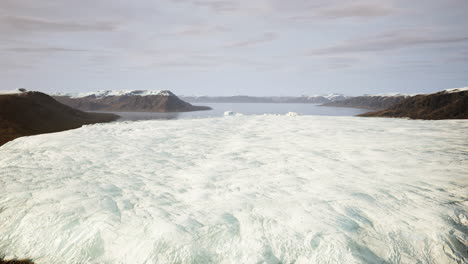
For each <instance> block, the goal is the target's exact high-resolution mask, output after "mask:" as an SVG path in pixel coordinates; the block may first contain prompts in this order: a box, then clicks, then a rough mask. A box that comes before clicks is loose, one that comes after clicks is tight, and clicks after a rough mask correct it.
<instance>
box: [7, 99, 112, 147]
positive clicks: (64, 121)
mask: <svg viewBox="0 0 468 264" xmlns="http://www.w3.org/2000/svg"><path fill="white" fill-rule="evenodd" d="M118 118H119V116H117V115H114V114H103V113H102V114H101V113H85V112H82V111H80V110H77V109H73V108H71V107H69V106H66V105H64V104H61V103H59V102H57V101H56V100H54V99H53V98H52V97H50V96H48V95H46V94H43V93H40V92H24V93H17V94H0V145H3V144H5V143H6V142H8V141H10V140H13V139H15V138H18V137H21V136H30V135H37V134H43V133H52V132H59V131H64V130H68V129H74V128H78V127H81V126H83V125H87V124H94V123H103V122H110V121H114V120H116V119H118Z"/></svg>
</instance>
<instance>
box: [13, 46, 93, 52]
mask: <svg viewBox="0 0 468 264" xmlns="http://www.w3.org/2000/svg"><path fill="white" fill-rule="evenodd" d="M4 50H6V51H11V52H19V53H54V52H89V50H84V49H69V48H60V47H36V48H7V49H4Z"/></svg>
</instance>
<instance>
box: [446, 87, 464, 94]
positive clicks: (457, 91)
mask: <svg viewBox="0 0 468 264" xmlns="http://www.w3.org/2000/svg"><path fill="white" fill-rule="evenodd" d="M465 91H468V87H463V88H452V89H446V90H444V92H446V93H459V92H465Z"/></svg>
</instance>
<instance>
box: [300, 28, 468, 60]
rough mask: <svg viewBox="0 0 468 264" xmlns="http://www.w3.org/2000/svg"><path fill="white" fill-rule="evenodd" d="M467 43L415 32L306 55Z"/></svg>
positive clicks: (351, 42)
mask: <svg viewBox="0 0 468 264" xmlns="http://www.w3.org/2000/svg"><path fill="white" fill-rule="evenodd" d="M466 41H468V36H442V35H438V34H427V33H426V34H424V33H420V32H419V31H416V30H411V31H400V32H390V33H386V34H381V35H377V36H373V37H370V38H364V39H352V40H348V41H345V42H343V43H341V44H337V45H334V46H330V47H326V48H321V49H315V50H312V51H310V52H308V55H322V54H338V53H355V52H379V51H387V50H395V49H401V48H408V47H415V46H423V45H434V44H450V43H458V42H466Z"/></svg>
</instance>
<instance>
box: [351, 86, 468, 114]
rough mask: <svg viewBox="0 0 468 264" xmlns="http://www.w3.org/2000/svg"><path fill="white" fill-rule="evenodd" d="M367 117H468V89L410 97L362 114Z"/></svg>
mask: <svg viewBox="0 0 468 264" xmlns="http://www.w3.org/2000/svg"><path fill="white" fill-rule="evenodd" d="M360 116H365V117H408V118H411V119H429V120H439V119H468V90H466V89H460V90H457V89H453V90H451V91H450V90H449V91H442V92H438V93H434V94H421V95H416V96H413V97H409V98H407V99H405V100H403V101H402V102H400V103H398V104H396V105H394V106H392V107H390V108H388V109H385V110H381V111H376V112H370V113H365V114H361V115H360Z"/></svg>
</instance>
